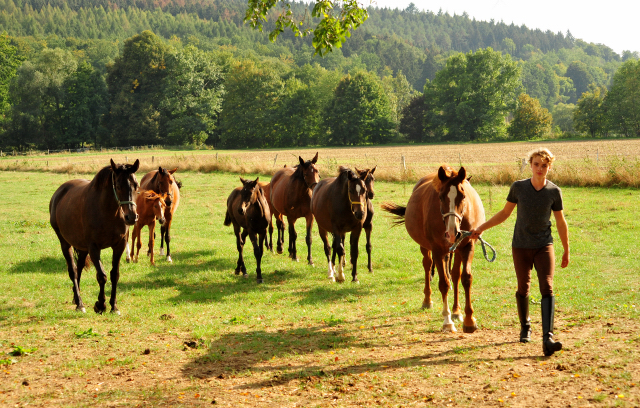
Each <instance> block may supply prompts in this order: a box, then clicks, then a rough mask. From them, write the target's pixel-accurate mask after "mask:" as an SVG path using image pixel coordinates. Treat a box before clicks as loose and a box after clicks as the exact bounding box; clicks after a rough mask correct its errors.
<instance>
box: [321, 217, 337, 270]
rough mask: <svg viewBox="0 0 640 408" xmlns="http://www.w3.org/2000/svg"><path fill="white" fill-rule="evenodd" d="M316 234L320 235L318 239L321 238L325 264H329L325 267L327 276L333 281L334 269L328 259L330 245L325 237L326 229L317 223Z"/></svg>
mask: <svg viewBox="0 0 640 408" xmlns="http://www.w3.org/2000/svg"><path fill="white" fill-rule="evenodd" d="M318 235H320V239H321V240H322V247H323V248H324V254H325V256H326V257H327V264H328V265H329V267H328V269H327V278H329V279H331V281H333V282H335V281H336V278H335V276H334V273H335V270H334V269H333V264H332V263H331V259H330V255H331V247H330V246H329V240H328V239H327V231H325V230H323V229H322V228H320V225H318Z"/></svg>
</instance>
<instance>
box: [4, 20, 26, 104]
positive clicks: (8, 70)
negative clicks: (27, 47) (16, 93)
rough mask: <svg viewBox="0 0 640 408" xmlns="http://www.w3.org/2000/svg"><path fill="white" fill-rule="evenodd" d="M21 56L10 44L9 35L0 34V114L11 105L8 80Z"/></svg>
mask: <svg viewBox="0 0 640 408" xmlns="http://www.w3.org/2000/svg"><path fill="white" fill-rule="evenodd" d="M23 60H24V58H23V57H21V56H19V55H18V54H17V48H16V47H15V46H14V45H11V37H9V36H8V35H7V33H6V32H5V33H2V34H0V115H2V116H4V113H5V112H6V111H7V109H8V108H9V106H10V105H11V100H10V98H9V82H10V81H11V78H13V77H14V76H16V71H17V70H18V67H19V66H20V64H22V61H23Z"/></svg>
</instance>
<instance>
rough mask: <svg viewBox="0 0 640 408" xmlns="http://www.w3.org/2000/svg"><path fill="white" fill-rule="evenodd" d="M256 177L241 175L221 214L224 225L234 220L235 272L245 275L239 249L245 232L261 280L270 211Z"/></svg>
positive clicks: (258, 278) (245, 269)
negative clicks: (236, 264)
mask: <svg viewBox="0 0 640 408" xmlns="http://www.w3.org/2000/svg"><path fill="white" fill-rule="evenodd" d="M258 179H259V178H257V179H255V180H254V181H250V180H245V179H243V178H242V177H240V181H241V182H242V187H236V188H235V189H234V190H233V191H232V192H231V194H230V195H229V198H228V199H227V213H226V215H225V217H224V225H226V226H229V225H231V224H233V232H234V233H235V235H236V246H237V248H238V266H237V267H236V270H235V274H236V275H238V274H239V273H240V272H242V276H243V277H245V278H246V277H247V268H246V266H245V264H244V259H243V257H242V249H243V247H244V243H245V242H246V241H245V240H246V238H247V235H249V239H251V243H252V244H253V254H254V256H255V257H256V263H257V267H256V275H257V277H256V279H257V281H258V283H262V269H261V268H260V264H261V262H262V254H263V248H262V246H263V244H264V241H265V238H266V235H267V226H268V225H269V220H271V212H270V211H269V204H268V203H267V199H266V198H265V196H264V191H263V190H262V187H260V185H259V183H258Z"/></svg>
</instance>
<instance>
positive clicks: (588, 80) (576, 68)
mask: <svg viewBox="0 0 640 408" xmlns="http://www.w3.org/2000/svg"><path fill="white" fill-rule="evenodd" d="M566 76H567V77H569V78H571V80H572V81H573V86H574V87H575V88H576V94H575V96H573V97H572V98H571V99H570V100H569V102H570V103H575V102H576V101H577V100H578V99H580V98H581V96H582V94H583V93H584V92H587V91H588V90H589V85H591V84H592V83H593V75H591V74H590V73H589V70H588V69H587V64H585V63H584V62H582V61H573V62H572V63H571V64H569V67H568V68H567V73H566Z"/></svg>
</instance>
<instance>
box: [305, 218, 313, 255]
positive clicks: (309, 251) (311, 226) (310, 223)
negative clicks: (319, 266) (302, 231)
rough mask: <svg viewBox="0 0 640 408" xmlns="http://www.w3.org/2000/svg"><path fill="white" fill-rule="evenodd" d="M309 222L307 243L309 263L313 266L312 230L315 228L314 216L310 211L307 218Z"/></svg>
mask: <svg viewBox="0 0 640 408" xmlns="http://www.w3.org/2000/svg"><path fill="white" fill-rule="evenodd" d="M305 219H306V220H307V237H306V238H305V242H306V243H307V261H309V265H311V266H313V259H312V258H311V229H312V228H313V214H311V211H309V214H307V216H306V217H305Z"/></svg>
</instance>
